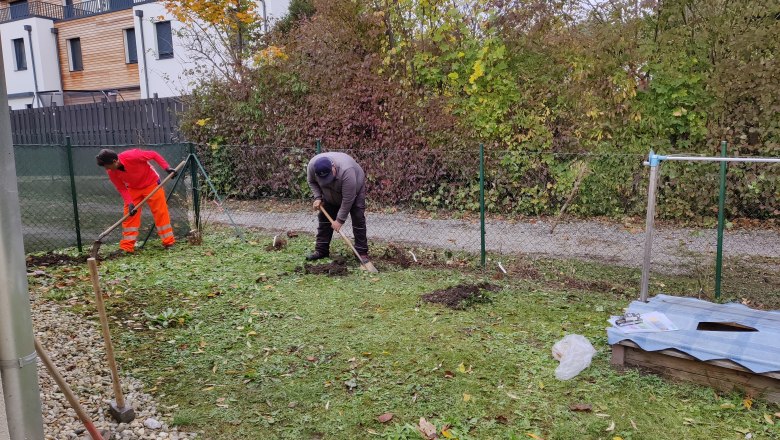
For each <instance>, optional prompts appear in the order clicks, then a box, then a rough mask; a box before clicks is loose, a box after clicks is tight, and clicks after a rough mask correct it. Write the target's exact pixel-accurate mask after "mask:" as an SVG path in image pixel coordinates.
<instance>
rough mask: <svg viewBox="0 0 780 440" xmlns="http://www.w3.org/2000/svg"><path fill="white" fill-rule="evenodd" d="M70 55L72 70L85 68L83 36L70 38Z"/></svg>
mask: <svg viewBox="0 0 780 440" xmlns="http://www.w3.org/2000/svg"><path fill="white" fill-rule="evenodd" d="M68 57H69V58H70V59H69V61H70V71H71V72H77V71H80V70H84V63H83V62H82V60H81V38H71V39H70V40H68Z"/></svg>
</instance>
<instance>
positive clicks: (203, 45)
mask: <svg viewBox="0 0 780 440" xmlns="http://www.w3.org/2000/svg"><path fill="white" fill-rule="evenodd" d="M164 5H165V7H166V9H167V10H168V12H169V13H170V14H171V15H173V16H174V18H175V19H176V20H178V21H179V22H181V23H183V27H182V28H181V29H180V30H179V31H178V36H179V37H180V39H181V40H182V41H183V42H184V44H185V47H186V49H187V50H188V52H189V54H188V55H189V59H190V61H191V62H192V64H191V66H190V71H189V73H190V74H192V75H193V76H199V77H207V78H208V77H211V76H212V75H213V74H218V76H220V77H222V78H225V79H227V80H229V81H231V82H237V81H240V80H241V78H242V77H243V76H244V75H245V74H246V71H247V68H248V67H249V63H250V60H251V59H252V55H253V53H255V52H256V51H257V50H258V47H259V46H260V44H261V43H260V41H261V38H262V30H263V26H262V25H263V19H264V17H263V16H262V11H261V9H260V8H259V7H258V2H257V1H254V0H209V1H200V0H165V1H164Z"/></svg>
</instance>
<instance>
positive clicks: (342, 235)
mask: <svg viewBox="0 0 780 440" xmlns="http://www.w3.org/2000/svg"><path fill="white" fill-rule="evenodd" d="M320 211H322V213H323V214H325V217H327V218H328V220H329V221H330V223H331V224H333V217H331V216H330V214H328V211H326V210H325V208H324V207H323V206H322V204H320ZM336 232H338V233H339V235H341V238H343V239H344V242H345V243H347V245H349V248H350V249H352V252H354V253H355V256H356V257H357V259H358V261H360V265H361V266H363V267H364V268H366V265H365V264H363V259H362V258H361V257H360V254H359V253H358V251H357V249H355V246H353V245H352V241H351V240H350V239H349V238H347V236H346V235H344V233H343V232H341V230H338V231H336ZM366 269H367V268H366Z"/></svg>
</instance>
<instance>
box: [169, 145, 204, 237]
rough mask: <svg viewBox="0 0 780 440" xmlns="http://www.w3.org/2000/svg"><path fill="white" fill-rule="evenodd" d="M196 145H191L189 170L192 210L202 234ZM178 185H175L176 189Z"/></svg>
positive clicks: (197, 227) (198, 229)
mask: <svg viewBox="0 0 780 440" xmlns="http://www.w3.org/2000/svg"><path fill="white" fill-rule="evenodd" d="M194 157H195V144H193V143H190V157H189V158H188V161H189V164H188V166H189V168H190V178H191V179H192V208H193V210H194V211H195V230H196V231H198V232H199V233H200V188H199V186H200V183H199V182H198V169H197V168H196V164H195V159H194ZM175 186H176V185H174V187H175Z"/></svg>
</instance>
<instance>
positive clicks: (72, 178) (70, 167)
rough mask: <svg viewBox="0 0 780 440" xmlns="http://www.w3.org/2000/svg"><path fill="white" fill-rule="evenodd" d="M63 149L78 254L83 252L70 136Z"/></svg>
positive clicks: (66, 139)
mask: <svg viewBox="0 0 780 440" xmlns="http://www.w3.org/2000/svg"><path fill="white" fill-rule="evenodd" d="M65 148H67V150H68V173H69V174H70V195H71V200H72V201H73V221H74V222H75V224H76V247H77V248H78V250H79V253H81V252H84V249H83V247H82V245H81V222H80V221H79V201H78V197H77V195H76V173H75V172H74V171H73V145H71V143H70V136H68V137H66V138H65Z"/></svg>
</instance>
